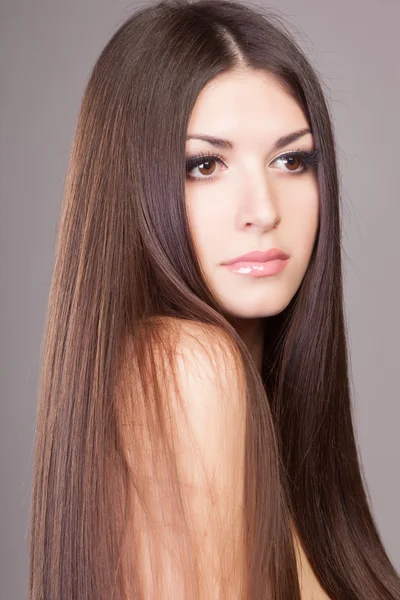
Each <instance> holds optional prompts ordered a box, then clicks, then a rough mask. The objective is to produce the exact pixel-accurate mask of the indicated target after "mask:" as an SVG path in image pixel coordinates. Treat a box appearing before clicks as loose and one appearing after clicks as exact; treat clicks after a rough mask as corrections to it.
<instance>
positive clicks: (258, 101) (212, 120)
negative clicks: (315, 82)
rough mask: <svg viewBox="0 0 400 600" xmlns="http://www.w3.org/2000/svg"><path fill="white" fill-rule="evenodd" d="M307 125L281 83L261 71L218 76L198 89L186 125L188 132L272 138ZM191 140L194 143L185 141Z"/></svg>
mask: <svg viewBox="0 0 400 600" xmlns="http://www.w3.org/2000/svg"><path fill="white" fill-rule="evenodd" d="M306 126H307V120H306V118H305V116H304V114H303V111H302V109H301V108H300V106H299V105H298V104H297V102H296V100H295V99H294V98H293V97H292V96H291V95H290V94H289V93H288V92H287V91H285V89H284V87H283V84H282V82H281V81H280V80H279V79H278V78H277V77H276V76H274V75H273V74H271V73H267V72H266V71H263V70H252V71H246V72H231V73H224V74H222V75H219V76H218V77H216V78H214V79H213V80H212V81H210V82H209V83H208V84H207V85H206V86H205V87H204V88H203V89H202V90H201V92H200V94H199V96H198V98H197V101H196V103H195V106H194V108H193V111H192V113H191V116H190V119H189V125H188V135H190V134H194V133H205V134H210V135H215V136H220V137H230V138H231V139H236V138H237V139H240V140H241V141H242V143H245V140H246V139H248V140H249V142H250V140H251V143H252V144H254V142H255V140H257V138H260V139H262V140H263V144H265V141H266V138H268V139H271V140H273V139H275V138H276V137H279V136H280V135H282V134H285V133H287V132H288V131H292V130H295V129H299V128H301V127H306ZM188 143H195V142H188Z"/></svg>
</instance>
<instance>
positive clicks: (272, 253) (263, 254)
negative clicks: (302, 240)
mask: <svg viewBox="0 0 400 600" xmlns="http://www.w3.org/2000/svg"><path fill="white" fill-rule="evenodd" d="M287 258H289V256H288V255H287V254H286V253H285V252H283V250H280V249H279V248H271V249H270V250H267V251H262V250H256V251H254V252H248V253H247V254H242V256H237V257H236V258H232V259H231V260H228V261H226V262H224V263H223V264H224V265H233V264H235V263H237V262H268V261H269V260H278V259H280V260H286V259H287Z"/></svg>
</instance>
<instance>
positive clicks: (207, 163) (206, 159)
mask: <svg viewBox="0 0 400 600" xmlns="http://www.w3.org/2000/svg"><path fill="white" fill-rule="evenodd" d="M213 163H220V164H224V162H223V160H222V156H218V155H214V154H202V155H201V156H193V157H191V158H188V159H187V160H186V174H187V177H188V179H206V180H209V179H213V178H214V174H213V173H214V172H215V169H213V168H212V166H211V165H212V164H213ZM200 168H201V170H200ZM195 169H199V170H200V172H201V176H200V177H198V176H195V175H191V173H192V171H194V170H195ZM210 170H211V173H209V172H208V171H210ZM204 171H205V172H204Z"/></svg>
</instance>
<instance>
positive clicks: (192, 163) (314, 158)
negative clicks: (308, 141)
mask: <svg viewBox="0 0 400 600" xmlns="http://www.w3.org/2000/svg"><path fill="white" fill-rule="evenodd" d="M287 158H301V160H302V162H303V168H302V169H301V171H286V173H287V174H288V175H290V176H292V175H301V174H302V173H306V172H308V171H309V170H310V169H311V168H313V167H315V166H316V165H318V163H319V159H320V152H319V150H318V149H316V150H294V151H291V152H284V153H283V154H280V155H279V156H277V157H276V158H274V160H273V161H272V163H274V162H276V161H278V160H284V159H287ZM205 159H208V160H209V161H210V160H213V161H217V162H218V163H220V164H224V159H223V157H222V156H221V155H220V154H218V153H215V152H214V153H212V152H204V153H203V154H199V155H197V156H190V157H188V158H187V160H186V174H187V178H188V179H192V180H200V181H201V180H203V181H210V180H212V179H214V178H215V175H211V176H210V177H193V175H189V173H190V171H192V170H193V169H195V168H196V167H199V166H200V165H201V164H203V162H205Z"/></svg>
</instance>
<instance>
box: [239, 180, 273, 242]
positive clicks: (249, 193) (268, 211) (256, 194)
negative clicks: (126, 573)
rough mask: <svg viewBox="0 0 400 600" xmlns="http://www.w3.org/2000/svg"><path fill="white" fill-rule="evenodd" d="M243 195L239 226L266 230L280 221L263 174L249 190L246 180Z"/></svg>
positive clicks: (269, 187) (271, 193)
mask: <svg viewBox="0 0 400 600" xmlns="http://www.w3.org/2000/svg"><path fill="white" fill-rule="evenodd" d="M244 194H245V196H244V199H243V202H242V205H241V209H240V210H239V222H240V227H241V228H244V229H249V228H253V229H259V230H260V231H262V232H267V231H269V230H271V229H275V228H276V227H277V225H278V224H279V223H280V221H281V216H280V213H279V209H278V204H277V202H276V199H274V197H273V192H272V190H271V186H270V185H268V182H267V178H266V176H265V174H264V175H263V176H262V177H259V178H257V180H255V179H254V178H253V185H252V186H251V188H250V190H249V186H248V181H247V185H246V191H245V192H244Z"/></svg>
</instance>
